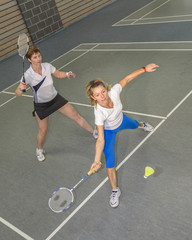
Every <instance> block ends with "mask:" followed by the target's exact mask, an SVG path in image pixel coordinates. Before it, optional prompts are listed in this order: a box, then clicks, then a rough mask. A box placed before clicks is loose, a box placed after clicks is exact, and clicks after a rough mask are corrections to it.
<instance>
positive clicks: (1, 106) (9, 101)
mask: <svg viewBox="0 0 192 240" xmlns="http://www.w3.org/2000/svg"><path fill="white" fill-rule="evenodd" d="M15 98H16V96H14V97H12V98H10V99H9V100H8V101H6V102H4V103H2V104H1V105H0V107H3V106H4V105H5V104H7V103H8V102H10V101H12V100H13V99H15Z"/></svg>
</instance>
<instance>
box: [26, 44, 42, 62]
mask: <svg viewBox="0 0 192 240" xmlns="http://www.w3.org/2000/svg"><path fill="white" fill-rule="evenodd" d="M34 53H40V50H39V48H38V47H37V46H35V45H32V46H29V49H28V51H27V53H26V55H25V57H26V58H29V59H31V57H32V55H33V54H34Z"/></svg>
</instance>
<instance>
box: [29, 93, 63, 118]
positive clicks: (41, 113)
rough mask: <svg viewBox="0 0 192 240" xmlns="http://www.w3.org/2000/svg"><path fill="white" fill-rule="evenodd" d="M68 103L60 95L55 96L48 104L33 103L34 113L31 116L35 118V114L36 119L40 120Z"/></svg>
mask: <svg viewBox="0 0 192 240" xmlns="http://www.w3.org/2000/svg"><path fill="white" fill-rule="evenodd" d="M66 103H68V101H67V100H66V99H65V98H64V97H62V96H61V95H59V94H57V95H56V97H55V98H54V99H53V100H51V101H50V102H46V103H35V102H34V112H33V116H35V112H36V113H37V115H38V117H39V118H40V119H41V120H42V119H44V118H46V117H48V116H49V115H51V114H52V113H54V112H55V111H57V110H58V109H59V108H61V107H63V106H64V105H65V104H66Z"/></svg>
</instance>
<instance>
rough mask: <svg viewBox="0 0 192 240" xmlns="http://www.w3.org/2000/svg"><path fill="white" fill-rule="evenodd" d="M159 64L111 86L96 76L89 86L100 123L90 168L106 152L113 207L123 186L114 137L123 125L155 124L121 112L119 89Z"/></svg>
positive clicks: (94, 165)
mask: <svg viewBox="0 0 192 240" xmlns="http://www.w3.org/2000/svg"><path fill="white" fill-rule="evenodd" d="M157 67H158V65H156V64H148V65H147V66H146V67H142V68H141V69H138V70H136V71H134V72H132V73H131V74H129V75H127V76H126V77H125V78H123V79H122V80H121V81H120V82H119V83H118V84H115V85H114V86H113V87H112V88H110V87H109V86H106V85H105V83H104V82H103V81H102V80H101V79H97V80H93V81H91V82H89V84H88V85H87V86H86V92H87V95H88V97H89V98H90V100H91V104H92V105H94V114H95V125H96V126H97V132H98V138H97V141H96V145H95V160H94V163H93V164H92V165H91V169H92V168H94V171H97V170H98V169H99V168H100V165H99V164H98V163H99V162H100V160H101V155H102V152H104V155H105V160H106V170H107V175H108V178H109V181H110V184H111V186H112V194H111V196H110V201H109V203H110V205H111V207H117V206H118V205H119V197H120V194H121V192H120V189H119V187H118V184H117V176H116V169H115V139H116V134H117V132H119V131H120V130H123V129H136V128H138V127H139V128H142V129H144V130H145V131H152V130H153V127H152V126H151V125H149V124H148V123H144V122H138V121H136V120H133V119H131V118H129V117H128V116H126V115H125V114H124V113H122V104H121V100H120V93H121V91H122V88H124V87H125V86H126V85H127V83H128V82H130V81H131V80H133V79H134V78H135V77H137V76H139V75H140V74H142V73H144V72H153V71H155V70H156V68H157Z"/></svg>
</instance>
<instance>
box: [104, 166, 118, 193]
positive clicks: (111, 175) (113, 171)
mask: <svg viewBox="0 0 192 240" xmlns="http://www.w3.org/2000/svg"><path fill="white" fill-rule="evenodd" d="M106 171H107V176H108V178H109V181H110V183H111V187H112V189H113V190H115V189H117V175H116V168H115V167H113V168H106Z"/></svg>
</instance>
